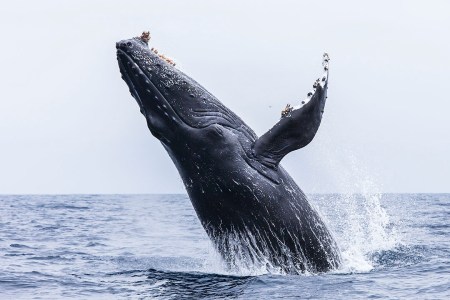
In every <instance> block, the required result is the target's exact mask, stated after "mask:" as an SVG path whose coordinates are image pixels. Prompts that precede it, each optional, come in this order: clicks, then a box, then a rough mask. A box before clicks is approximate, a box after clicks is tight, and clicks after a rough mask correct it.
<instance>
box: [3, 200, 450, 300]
mask: <svg viewBox="0 0 450 300" xmlns="http://www.w3.org/2000/svg"><path fill="white" fill-rule="evenodd" d="M309 199H310V202H311V203H312V204H313V205H314V206H315V207H316V208H317V210H318V211H319V212H320V214H321V215H322V217H323V218H324V219H325V221H326V223H327V225H328V227H329V228H330V230H331V231H332V232H333V234H334V236H335V238H336V240H337V243H338V245H339V247H340V249H341V251H342V256H343V258H344V264H343V266H342V267H341V268H340V269H339V270H335V271H332V272H329V273H325V274H319V275H314V274H303V275H296V276H293V275H285V274H277V273H270V272H269V271H268V270H264V269H239V270H228V269H226V268H225V267H224V265H223V263H222V261H221V260H220V257H219V256H218V255H217V253H215V251H214V250H213V247H212V245H211V243H210V241H209V239H208V237H207V236H206V234H205V232H204V230H203V228H202V227H201V225H200V222H199V220H198V219H197V217H196V215H195V211H194V210H193V208H192V205H191V203H190V201H189V198H188V197H187V196H186V195H63V196H58V195H56V196H55V195H52V196H45V195H35V196H34V195H33V196H30V195H23V196H17V195H11V196H5V195H3V196H0V299H60V298H64V299H67V298H75V299H124V298H128V299H450V194H371V195H337V194H327V195H309Z"/></svg>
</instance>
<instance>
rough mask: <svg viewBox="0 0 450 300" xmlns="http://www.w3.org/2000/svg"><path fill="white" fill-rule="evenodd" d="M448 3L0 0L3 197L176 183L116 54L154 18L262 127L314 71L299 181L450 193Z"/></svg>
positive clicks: (160, 187)
mask: <svg viewBox="0 0 450 300" xmlns="http://www.w3.org/2000/svg"><path fill="white" fill-rule="evenodd" d="M449 11H450V2H448V1H384V0H382V1H371V2H369V1H230V0H227V1H111V0H108V1H78V0H77V1H47V0H41V1H3V2H2V3H1V4H0V36H1V40H2V41H1V47H0V56H1V58H2V60H1V71H0V194H43V193H45V194H60V193H64V194H66V193H184V192H185V190H184V187H183V184H182V181H181V179H180V177H179V175H178V172H177V170H176V169H175V166H174V165H173V163H172V161H171V160H170V158H169V157H168V155H167V153H165V150H164V149H163V147H162V146H161V144H160V143H159V142H158V140H156V139H155V138H154V137H153V136H152V135H151V134H150V132H149V130H148V129H147V126H146V122H145V119H144V117H143V116H142V115H141V114H140V113H139V108H138V106H137V104H136V103H135V100H134V99H133V98H132V97H131V96H130V94H129V92H128V88H127V86H126V84H125V82H123V81H122V79H121V78H120V73H119V68H118V66H117V60H116V53H115V42H116V41H118V40H121V39H126V38H130V37H133V36H137V35H140V33H141V32H142V31H143V30H150V31H151V35H152V40H151V41H150V46H151V47H155V48H157V49H158V50H159V52H160V53H163V54H165V55H167V56H169V57H171V58H173V59H174V60H175V61H176V63H177V66H179V67H180V69H182V70H183V71H184V72H186V73H187V74H188V75H189V76H191V77H193V78H194V79H195V80H197V81H198V82H200V83H201V84H202V85H203V86H204V87H206V88H207V89H208V90H209V91H210V92H211V93H213V94H214V95H215V96H216V97H217V98H218V99H220V100H221V101H222V102H223V103H224V104H225V105H226V106H228V107H229V108H231V109H232V110H233V111H234V112H235V113H237V114H238V115H239V116H240V117H241V118H242V119H243V120H244V121H245V122H247V124H248V125H250V126H251V127H252V128H253V129H254V130H255V132H256V133H257V134H258V135H262V134H263V133H264V132H266V131H267V130H268V129H269V128H271V127H272V126H273V125H274V124H275V123H276V122H277V120H278V118H279V117H280V112H281V110H282V109H283V108H284V107H285V105H286V104H287V103H290V104H291V105H296V104H298V102H300V101H301V100H303V99H304V98H305V96H306V94H307V92H308V91H309V90H311V88H312V84H313V83H314V80H315V79H316V78H318V77H319V76H320V75H321V71H322V69H321V59H322V54H323V52H325V51H326V52H328V53H329V55H330V57H331V61H330V82H329V89H328V100H327V104H326V108H325V113H324V116H323V120H322V125H321V127H320V129H319V131H318V133H317V135H316V137H315V139H314V140H313V142H312V143H311V144H310V145H308V146H307V147H305V148H303V149H300V150H297V151H295V152H292V153H290V154H289V155H288V156H287V157H285V158H284V159H283V160H282V165H283V166H284V167H285V169H287V170H288V171H289V173H290V174H291V175H292V176H293V177H294V179H295V180H296V182H297V183H298V184H299V186H300V187H301V188H302V189H303V190H304V191H305V192H306V193H330V192H338V193H381V192H409V193H416V192H423V193H431V192H435V193H438V192H450V159H449V154H450V138H449V130H450V118H449V117H448V114H449V112H450V97H449V93H448V91H447V86H448V84H449V79H450V76H449V73H448V70H449V69H450V59H449V54H450V32H449V28H450V18H449V17H448V12H449Z"/></svg>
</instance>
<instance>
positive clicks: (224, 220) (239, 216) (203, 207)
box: [116, 38, 341, 274]
mask: <svg viewBox="0 0 450 300" xmlns="http://www.w3.org/2000/svg"><path fill="white" fill-rule="evenodd" d="M116 48H117V59H118V62H119V67H120V71H121V73H122V78H123V79H124V80H125V82H126V83H127V84H128V86H129V89H130V92H131V94H132V96H133V97H134V98H135V99H136V101H137V103H138V104H139V107H140V111H141V113H142V114H143V115H144V117H145V118H146V120H147V124H148V128H149V129H150V131H151V133H152V134H153V135H154V136H155V137H156V138H157V139H159V141H160V142H161V143H162V145H163V147H164V148H165V149H166V150H167V152H168V154H169V155H170V157H171V158H172V160H173V162H174V164H175V166H176V167H177V169H178V171H179V173H180V175H181V178H182V180H183V182H184V185H185V187H186V190H187V192H188V194H189V197H190V199H191V201H192V205H193V207H194V209H195V211H196V212H197V215H198V217H199V219H200V221H201V223H202V225H203V227H204V228H205V230H206V232H207V233H208V235H209V236H210V238H211V239H212V240H213V242H214V244H215V245H216V248H217V249H218V251H219V252H220V253H221V254H222V256H223V258H224V260H225V261H226V262H227V263H228V264H229V265H231V266H233V265H236V264H239V261H238V260H239V257H241V258H242V257H243V258H244V259H247V263H251V264H269V265H271V266H272V267H274V268H279V269H281V270H282V271H284V272H286V273H290V274H295V273H300V272H303V271H305V270H307V271H310V272H324V271H328V270H330V269H333V268H337V267H338V266H339V264H340V260H341V259H340V254H339V251H338V248H337V246H336V244H335V242H334V240H333V238H332V236H331V234H330V233H329V231H328V230H327V228H326V226H325V224H324V223H323V221H322V220H321V219H320V217H319V216H318V214H317V213H316V211H315V210H314V209H313V208H312V207H311V205H310V204H309V203H308V201H307V198H306V196H305V195H304V193H303V192H302V191H301V190H300V188H299V187H298V186H297V184H296V183H295V182H294V180H293V179H292V178H291V177H290V176H289V174H288V173H287V172H286V171H285V170H284V169H283V168H282V167H281V166H280V165H279V162H280V160H281V159H282V158H283V157H284V156H285V155H286V154H287V153H289V152H291V151H293V150H295V149H299V148H301V147H304V146H306V145H307V144H308V143H309V142H310V141H311V140H312V139H313V137H314V135H315V133H316V132H317V130H318V127H319V124H320V121H321V118H322V112H323V108H324V105H325V100H326V89H327V83H325V85H324V86H323V87H321V86H318V87H317V88H316V89H315V92H314V95H313V96H312V98H311V101H310V102H308V103H307V104H306V105H304V106H303V107H302V108H300V109H297V110H294V111H292V113H291V114H290V115H289V116H287V117H284V118H281V119H280V121H279V122H278V123H277V124H276V125H275V126H274V127H273V128H272V129H270V130H269V131H268V132H267V133H266V134H264V135H263V136H262V137H261V138H259V139H258V137H257V136H256V135H255V133H254V132H253V131H252V130H251V128H249V127H248V126H247V125H246V124H245V123H244V122H243V121H242V120H241V119H240V118H239V117H238V116H237V115H235V114H234V113H233V112H232V111H230V110H229V109H228V108H227V107H225V106H224V105H223V104H222V103H220V102H219V101H218V100H217V99H216V98H215V97H214V96H213V95H211V94H210V93H209V92H208V91H207V90H206V89H204V88H203V87H202V86H201V85H199V84H198V83H197V82H195V81H194V80H193V79H191V78H190V77H188V76H187V75H185V74H184V73H182V72H181V71H179V70H178V69H177V68H175V67H174V66H172V65H170V64H169V63H167V62H166V61H165V60H164V59H161V58H160V57H158V55H157V54H155V53H154V52H153V51H151V50H150V49H149V48H148V45H147V44H146V42H144V41H142V40H141V39H140V38H132V39H129V40H123V41H120V42H118V43H117V45H116ZM249 249H250V250H249Z"/></svg>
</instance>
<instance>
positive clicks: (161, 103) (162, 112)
mask: <svg viewBox="0 0 450 300" xmlns="http://www.w3.org/2000/svg"><path fill="white" fill-rule="evenodd" d="M147 43H148V39H146V38H143V37H142V36H141V37H136V38H131V39H128V40H122V41H120V42H117V43H116V48H117V60H118V62H119V67H120V72H121V74H122V78H123V80H124V81H125V82H126V83H127V85H128V87H129V89H130V93H131V95H132V96H133V97H134V98H135V100H136V101H137V103H138V104H139V107H140V111H141V113H142V114H143V115H144V116H145V118H146V120H147V124H148V127H149V129H150V131H151V133H152V134H153V135H154V136H155V137H156V138H158V139H159V140H160V141H161V142H162V143H163V144H164V146H166V147H169V148H171V147H173V145H174V144H177V146H180V145H179V143H180V142H181V143H184V142H185V141H186V139H187V138H189V137H193V138H194V137H196V138H197V139H199V140H205V139H206V140H208V139H209V138H214V136H220V135H221V133H222V135H223V133H224V131H226V130H227V129H230V130H232V129H235V130H238V131H239V132H242V133H243V134H244V135H247V136H248V137H249V138H251V139H253V140H254V139H255V138H256V136H255V135H254V133H253V131H252V130H251V129H250V128H249V127H247V126H246V125H245V124H244V123H243V122H242V120H240V119H239V118H238V117H237V116H236V115H235V114H234V113H233V112H232V111H231V110H229V109H228V108H227V107H225V106H224V105H223V104H222V103H221V102H219V100H217V99H216V98H215V97H214V96H213V95H211V94H210V93H209V92H208V91H207V90H206V89H205V88H203V87H202V86H201V85H199V84H198V83H197V82H196V81H195V80H193V79H192V78H190V77H189V76H187V75H185V74H184V73H183V72H181V71H180V70H179V69H178V68H176V67H175V65H174V63H173V62H172V61H171V60H170V59H167V58H165V57H164V56H162V55H160V54H158V53H157V51H155V50H153V49H150V48H149V47H148V45H147ZM211 132H213V133H212V134H211ZM197 142H198V141H197Z"/></svg>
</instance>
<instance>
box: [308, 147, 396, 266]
mask: <svg viewBox="0 0 450 300" xmlns="http://www.w3.org/2000/svg"><path fill="white" fill-rule="evenodd" d="M328 149H329V148H328ZM328 157H330V156H328ZM326 162H327V168H329V169H330V170H339V172H338V174H337V175H336V176H335V180H336V187H337V189H338V190H339V193H338V194H333V195H327V197H331V199H330V198H328V199H327V201H324V199H323V198H324V197H325V196H321V197H316V198H319V201H317V199H316V201H315V202H318V203H317V205H316V206H317V207H316V209H317V210H318V211H319V212H320V213H321V215H323V218H324V219H325V222H326V223H327V224H328V226H329V228H330V229H331V231H332V232H333V234H334V237H335V239H336V241H337V243H338V245H339V247H340V248H341V253H342V258H343V264H342V266H341V268H339V269H338V270H337V272H344V273H349V272H350V273H352V272H368V271H370V270H372V269H373V268H374V262H373V254H374V253H376V252H378V251H385V250H391V249H393V248H395V247H396V246H397V245H398V244H399V243H400V242H401V241H400V236H399V234H398V232H397V230H396V227H395V226H394V224H392V223H391V221H390V218H389V215H388V214H387V212H386V210H385V208H384V207H383V206H382V193H381V192H380V188H379V184H377V183H376V180H375V179H374V177H373V176H371V174H370V172H368V171H367V170H366V169H365V168H364V167H363V165H362V164H361V163H359V162H358V161H357V159H356V158H355V157H354V156H353V155H352V154H351V153H349V152H345V151H344V155H340V160H339V162H337V161H333V160H331V159H329V160H328V161H326ZM320 198H322V199H320ZM315 204H316V203H315Z"/></svg>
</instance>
